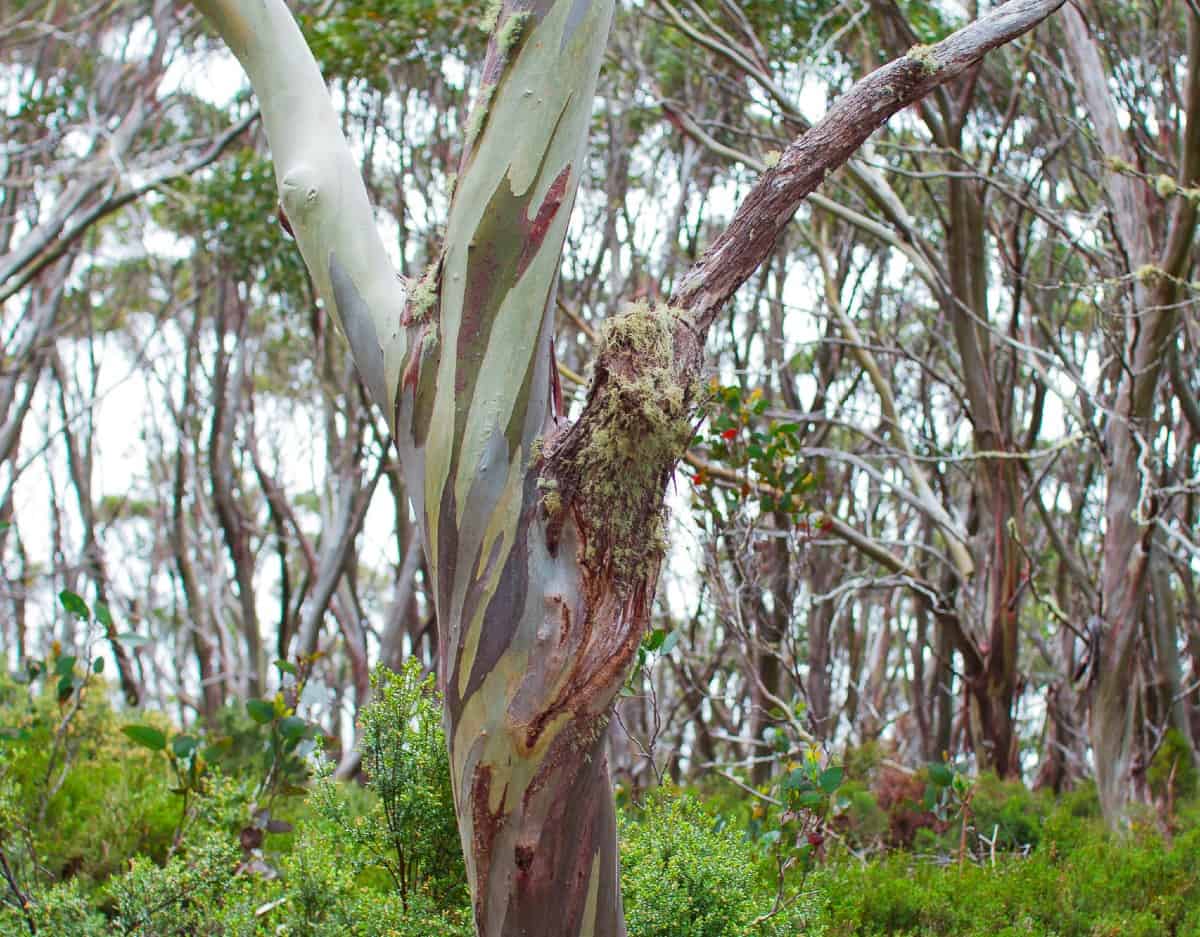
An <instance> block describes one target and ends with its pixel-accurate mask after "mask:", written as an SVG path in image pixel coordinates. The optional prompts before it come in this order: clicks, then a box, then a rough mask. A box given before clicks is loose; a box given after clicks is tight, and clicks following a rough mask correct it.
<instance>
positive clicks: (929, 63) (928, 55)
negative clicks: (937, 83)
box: [908, 46, 941, 75]
mask: <svg viewBox="0 0 1200 937" xmlns="http://www.w3.org/2000/svg"><path fill="white" fill-rule="evenodd" d="M934 51H935V47H934V46H913V47H912V48H911V49H909V50H908V57H909V58H910V59H912V60H913V61H914V62H916V63H917V64H919V65H920V66H921V70H922V71H923V72H924V73H925V74H926V75H936V74H937V73H938V69H939V68H941V66H940V65H939V64H938V61H937V59H936V58H934V54H933V53H934Z"/></svg>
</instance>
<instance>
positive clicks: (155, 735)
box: [121, 725, 167, 752]
mask: <svg viewBox="0 0 1200 937" xmlns="http://www.w3.org/2000/svg"><path fill="white" fill-rule="evenodd" d="M121 731H122V732H124V733H125V735H126V736H128V738H129V739H130V741H132V742H135V743H137V744H138V745H141V746H142V748H148V749H150V751H152V752H161V751H162V750H163V749H164V748H166V747H167V737H166V736H165V735H163V734H162V733H161V732H159V731H158V729H156V728H154V726H139V725H129V726H122V728H121Z"/></svg>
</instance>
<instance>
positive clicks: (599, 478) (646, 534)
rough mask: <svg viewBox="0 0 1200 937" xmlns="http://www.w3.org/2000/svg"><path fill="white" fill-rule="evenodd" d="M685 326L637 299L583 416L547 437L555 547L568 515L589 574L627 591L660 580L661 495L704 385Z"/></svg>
mask: <svg viewBox="0 0 1200 937" xmlns="http://www.w3.org/2000/svg"><path fill="white" fill-rule="evenodd" d="M686 331H687V326H686V323H685V321H684V318H683V314H682V313H681V312H680V311H679V310H676V309H673V308H671V307H669V306H663V305H659V306H652V305H650V304H649V303H646V302H640V303H635V304H631V305H628V306H626V307H625V308H624V309H623V310H622V311H621V312H619V313H618V314H617V315H615V316H612V317H611V318H610V319H609V320H608V321H607V322H605V323H604V327H603V329H602V331H601V335H600V348H599V353H598V355H597V358H596V363H595V366H594V370H593V375H592V382H591V386H590V387H589V389H588V399H587V403H586V405H585V406H584V410H583V413H582V415H581V416H580V418H579V420H578V421H577V422H575V423H574V424H572V425H571V426H569V427H568V428H567V429H565V430H564V431H562V432H560V433H559V434H557V435H556V436H554V437H552V438H550V439H548V440H547V441H546V444H545V449H544V464H543V469H542V481H541V483H540V487H541V488H542V490H543V492H544V495H543V501H542V507H543V510H545V511H546V514H547V519H548V525H547V526H548V534H549V537H548V539H549V542H550V544H551V547H552V548H553V547H554V545H555V544H556V543H557V540H558V532H559V531H560V530H561V528H562V525H563V523H564V522H565V521H566V520H567V519H568V517H569V518H570V519H572V520H573V521H574V523H575V525H576V527H577V529H578V531H579V535H580V545H581V550H580V554H581V555H580V562H581V563H582V564H583V566H584V568H585V570H586V571H587V573H588V574H589V576H592V577H599V580H600V581H603V582H606V583H608V584H611V585H613V586H615V587H616V589H617V591H618V593H620V594H624V595H628V594H629V593H631V592H640V591H642V588H643V587H644V585H645V584H646V583H651V584H652V583H653V582H654V581H655V580H656V578H657V574H658V564H659V561H660V560H661V559H662V555H663V552H664V550H665V549H666V517H665V512H664V509H663V494H664V491H665V488H666V484H667V481H668V480H669V479H670V477H671V473H672V471H673V470H674V468H675V463H676V461H678V459H679V458H680V456H681V455H682V454H683V452H684V450H685V449H686V448H687V445H688V443H689V441H690V440H691V438H692V434H693V431H694V427H693V422H692V421H693V412H694V410H695V404H696V401H697V400H698V399H699V396H700V393H701V385H700V382H699V380H698V379H697V377H696V371H697V369H696V367H695V366H694V364H693V360H694V358H695V355H693V354H692V353H691V352H692V349H691V348H690V347H689V348H687V349H681V348H679V347H677V346H679V345H680V344H681V342H680V339H679V335H680V334H681V332H686ZM690 344H691V343H689V345H690ZM681 351H686V352H687V353H685V354H680V353H679V352H681ZM649 591H650V592H651V593H652V591H653V590H652V589H651V590H649ZM646 601H647V602H648V601H649V599H648V598H647V599H646Z"/></svg>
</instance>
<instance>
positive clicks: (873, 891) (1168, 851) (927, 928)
mask: <svg viewBox="0 0 1200 937" xmlns="http://www.w3.org/2000/svg"><path fill="white" fill-rule="evenodd" d="M1064 834H1065V835H1064ZM1198 845H1200V830H1197V829H1193V830H1192V831H1191V832H1190V833H1188V834H1186V835H1184V836H1180V837H1179V838H1177V839H1176V840H1175V841H1174V842H1173V843H1168V842H1165V841H1164V840H1162V839H1161V838H1160V837H1159V836H1158V835H1157V834H1153V833H1143V834H1142V835H1141V836H1139V837H1136V838H1134V839H1129V840H1120V839H1114V838H1112V837H1110V836H1109V835H1108V834H1107V832H1106V831H1105V830H1104V829H1103V827H1102V825H1101V824H1100V823H1099V822H1098V821H1091V820H1081V819H1079V818H1075V817H1072V816H1071V815H1070V814H1069V812H1068V811H1066V810H1062V809H1059V810H1058V811H1055V813H1054V814H1053V815H1052V816H1051V817H1050V818H1048V819H1047V823H1046V830H1045V835H1044V836H1043V838H1042V846H1041V847H1040V848H1038V849H1036V850H1034V851H1033V852H1032V853H1031V854H1030V855H1029V857H1027V858H1025V857H1022V856H1020V855H1019V854H1015V853H1010V854H1007V855H1004V854H1001V855H1000V856H999V857H998V858H997V860H996V862H995V864H994V865H993V864H991V863H990V862H988V863H984V864H975V863H967V864H966V865H964V866H961V867H958V866H944V865H939V864H935V863H930V862H920V861H915V860H914V859H913V858H912V857H910V856H907V855H905V854H903V853H897V854H893V855H892V856H890V857H888V858H885V859H882V860H879V861H875V862H871V863H868V864H859V863H848V862H842V863H836V864H833V865H829V866H826V867H824V868H822V869H820V870H818V871H817V872H816V873H814V875H813V877H812V880H811V884H812V885H813V886H814V888H815V889H816V891H817V893H818V895H819V898H818V903H819V908H818V909H817V911H816V912H815V913H813V914H812V915H811V916H810V917H809V918H808V919H807V920H806V921H805V922H804V926H805V928H806V933H809V934H815V935H835V934H836V935H852V934H853V935H863V937H868V935H883V934H889V935H891V934H897V935H902V934H913V935H916V934H920V935H923V937H925V935H928V937H939V935H946V937H950V935H955V937H984V935H996V934H1005V935H1017V934H1022V935H1033V937H1052V935H1053V937H1093V935H1098V934H1113V935H1117V934H1120V935H1125V934H1129V933H1140V934H1162V935H1167V934H1194V933H1196V931H1195V930H1194V928H1195V926H1196V924H1197V923H1198V922H1200V917H1198V916H1197V915H1196V909H1197V908H1200V852H1198V851H1197V846H1198Z"/></svg>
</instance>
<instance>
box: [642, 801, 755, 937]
mask: <svg viewBox="0 0 1200 937" xmlns="http://www.w3.org/2000/svg"><path fill="white" fill-rule="evenodd" d="M756 878H757V876H756V873H755V857H754V855H753V853H752V851H751V849H750V847H749V845H748V844H747V843H746V842H745V841H744V840H743V839H742V837H740V836H739V835H737V834H735V833H732V832H730V831H727V830H724V829H721V828H720V827H719V826H718V823H717V821H716V820H715V819H714V818H713V817H711V816H709V815H708V814H707V813H705V812H704V810H703V808H702V807H701V806H700V804H699V802H698V801H696V800H695V799H694V798H693V797H691V796H687V795H685V796H682V797H674V796H671V795H670V794H668V793H665V792H656V793H655V794H652V795H651V796H650V797H648V798H647V799H646V803H645V805H644V807H642V809H641V810H640V811H635V813H634V815H633V816H632V817H630V818H627V819H626V820H625V821H624V822H623V823H622V824H621V883H622V890H623V893H624V900H625V919H626V924H627V926H628V929H629V934H630V937H735V935H738V937H740V935H742V934H745V933H747V928H748V927H749V925H750V924H751V922H752V921H753V920H754V918H755V916H756V913H757V910H756V904H755V895H754V892H755V884H756Z"/></svg>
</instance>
